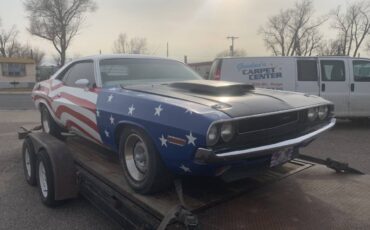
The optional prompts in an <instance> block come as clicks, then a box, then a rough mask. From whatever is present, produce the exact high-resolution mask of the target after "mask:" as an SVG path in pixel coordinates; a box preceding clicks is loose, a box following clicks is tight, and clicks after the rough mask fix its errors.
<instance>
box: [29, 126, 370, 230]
mask: <svg viewBox="0 0 370 230" xmlns="http://www.w3.org/2000/svg"><path fill="white" fill-rule="evenodd" d="M42 135H45V134H41V133H28V136H27V138H30V139H31V140H32V142H33V143H34V145H33V146H35V148H36V149H35V153H36V154H37V152H39V151H40V149H51V148H42V146H44V147H48V145H50V144H53V145H54V146H55V145H56V144H58V145H63V146H65V147H66V148H64V149H63V152H59V154H54V155H58V157H59V158H60V157H61V155H64V154H67V155H69V156H72V158H73V159H74V162H75V168H76V178H77V184H78V188H79V191H80V193H81V194H82V195H83V196H84V197H85V198H86V199H87V200H89V201H90V202H91V203H92V204H93V205H95V206H96V207H97V208H98V209H100V210H101V211H102V212H103V213H105V214H107V215H108V216H110V217H111V218H113V219H114V220H115V221H117V222H118V223H119V224H120V225H121V226H122V227H124V228H125V229H154V228H159V229H165V228H170V229H173V228H175V229H177V228H183V227H184V226H185V228H187V229H193V228H199V227H200V228H202V229H246V228H253V229H267V228H269V229H270V228H273V229H276V228H299V229H305V228H320V229H329V228H330V229H342V228H346V227H348V228H353V227H358V228H363V229H369V228H370V223H369V221H368V213H369V210H370V200H369V199H368V197H370V176H368V175H357V174H355V173H354V172H355V171H350V170H349V171H350V172H352V173H335V172H334V171H333V170H331V169H329V168H327V167H326V166H324V165H322V164H317V163H314V162H312V161H307V160H301V159H297V160H293V161H290V162H288V163H286V164H284V165H283V166H279V167H276V168H273V169H271V170H269V171H266V172H264V173H262V174H260V175H258V176H255V177H253V178H246V179H242V180H238V181H236V182H231V183H226V182H223V181H221V180H219V179H212V180H211V179H206V178H197V179H195V178H183V180H182V181H180V180H177V181H176V182H175V186H174V188H173V189H172V190H169V191H167V192H162V193H159V194H156V195H151V196H143V195H140V194H137V193H135V192H133V191H132V190H131V189H130V187H129V186H128V184H127V183H126V182H125V180H124V178H123V173H122V169H121V167H120V165H119V163H118V159H117V158H116V156H115V155H114V154H112V153H111V152H109V151H107V150H105V149H103V148H101V147H99V146H97V145H93V144H91V143H90V142H86V141H84V140H81V139H79V138H76V137H69V138H68V139H67V141H66V142H65V143H63V142H61V141H58V140H57V139H55V138H53V137H51V136H48V138H40V136H42ZM36 142H37V143H36ZM37 146H39V147H37ZM40 146H41V147H40ZM53 151H57V150H55V148H54V150H53ZM50 156H51V157H53V154H50ZM54 164H56V163H55V162H54ZM342 169H343V170H339V171H341V172H343V171H346V170H344V169H345V168H342ZM347 171H348V170H347ZM54 179H55V181H57V180H58V178H54ZM67 179H68V178H67ZM64 180H66V178H64ZM55 183H56V182H55Z"/></svg>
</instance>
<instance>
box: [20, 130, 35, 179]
mask: <svg viewBox="0 0 370 230" xmlns="http://www.w3.org/2000/svg"><path fill="white" fill-rule="evenodd" d="M22 159H23V171H24V177H25V178H26V181H27V183H28V184H29V185H32V186H35V185H36V184H37V182H36V155H35V149H34V148H33V145H32V141H31V139H30V138H28V137H27V138H26V139H24V142H23V146H22Z"/></svg>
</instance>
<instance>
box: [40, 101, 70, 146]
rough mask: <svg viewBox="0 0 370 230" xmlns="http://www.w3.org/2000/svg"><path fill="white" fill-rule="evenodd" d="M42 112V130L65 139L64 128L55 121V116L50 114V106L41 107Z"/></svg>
mask: <svg viewBox="0 0 370 230" xmlns="http://www.w3.org/2000/svg"><path fill="white" fill-rule="evenodd" d="M40 113H41V127H42V131H43V132H45V133H47V134H50V135H53V136H54V137H56V138H58V139H60V140H65V137H64V136H62V128H61V127H59V125H58V124H57V123H56V122H55V121H54V119H53V117H52V116H51V115H50V112H49V110H48V108H47V107H46V106H45V105H42V106H41V107H40Z"/></svg>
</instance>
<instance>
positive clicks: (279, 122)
mask: <svg viewBox="0 0 370 230" xmlns="http://www.w3.org/2000/svg"><path fill="white" fill-rule="evenodd" d="M299 117H300V116H299V112H298V111H294V112H287V113H280V114H273V115H268V116H262V117H251V118H246V119H242V120H239V121H237V127H238V132H239V133H251V132H256V131H260V130H267V129H273V128H276V127H280V126H284V125H288V124H291V123H295V122H298V120H299Z"/></svg>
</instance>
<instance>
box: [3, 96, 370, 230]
mask: <svg viewBox="0 0 370 230" xmlns="http://www.w3.org/2000/svg"><path fill="white" fill-rule="evenodd" d="M2 103H3V105H4V104H7V103H9V102H4V101H3V102H2ZM23 105H24V104H22V103H21V104H18V106H20V107H19V108H20V109H25V108H23V107H22V106H23ZM16 106H17V104H13V107H12V108H11V109H12V110H9V109H10V108H9V109H7V110H4V109H3V110H2V111H0V146H1V148H0V223H1V225H0V228H1V229H25V228H26V229H27V228H37V229H51V228H52V229H115V228H118V226H116V225H115V224H114V223H113V222H112V221H111V220H110V219H109V218H107V217H105V216H104V215H102V214H101V213H100V212H99V211H98V210H97V209H96V208H94V207H93V206H92V205H91V204H90V203H88V202H87V201H86V200H84V199H83V198H81V199H77V200H73V201H69V202H67V203H66V204H65V205H62V206H61V207H58V208H54V209H50V208H47V207H45V206H43V205H42V204H41V202H40V201H39V195H38V191H37V189H36V188H32V187H30V186H28V184H26V182H25V180H24V177H23V169H22V162H21V141H19V140H18V139H17V135H16V130H17V128H18V127H20V126H22V125H36V124H38V121H39V114H38V111H36V110H30V109H28V110H14V109H17V107H16ZM9 107H10V106H9ZM2 108H4V107H2ZM369 131H370V124H369V123H362V124H358V123H353V122H350V121H339V122H338V123H337V125H336V127H335V128H334V129H332V130H331V131H329V132H327V133H325V134H323V135H322V136H321V137H320V139H318V140H316V141H315V142H314V143H312V144H311V145H310V146H308V147H307V148H305V149H304V150H303V151H302V153H304V154H307V155H311V156H316V157H320V158H327V157H330V158H332V159H335V160H338V161H344V162H348V163H349V164H350V166H352V167H353V168H356V169H358V170H360V171H362V172H364V173H367V174H368V173H369V172H370V152H369V151H370V150H369V149H370V148H369V147H370V143H369V139H368V137H369ZM65 223H68V224H65Z"/></svg>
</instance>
